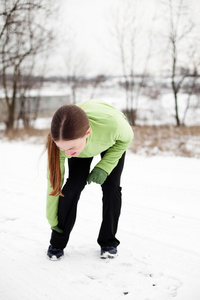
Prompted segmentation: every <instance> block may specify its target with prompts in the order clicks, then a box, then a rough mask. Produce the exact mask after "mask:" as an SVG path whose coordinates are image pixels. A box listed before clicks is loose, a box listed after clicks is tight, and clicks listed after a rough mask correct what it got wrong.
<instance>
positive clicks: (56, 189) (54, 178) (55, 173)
mask: <svg viewBox="0 0 200 300" xmlns="http://www.w3.org/2000/svg"><path fill="white" fill-rule="evenodd" d="M46 149H47V152H48V168H49V170H48V171H49V180H50V184H51V187H52V189H53V190H52V192H51V193H50V194H49V195H50V196H63V194H62V191H61V181H62V180H61V171H60V150H59V148H58V147H57V146H56V144H55V142H54V141H53V139H52V136H51V133H49V134H48V136H47V142H46Z"/></svg>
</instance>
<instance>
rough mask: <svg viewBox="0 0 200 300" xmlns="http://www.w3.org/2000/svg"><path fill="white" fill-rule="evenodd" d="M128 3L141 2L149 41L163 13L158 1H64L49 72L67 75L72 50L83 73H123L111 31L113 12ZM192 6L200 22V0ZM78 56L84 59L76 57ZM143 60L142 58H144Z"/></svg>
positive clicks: (141, 10) (140, 9)
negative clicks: (149, 36) (68, 60)
mask: <svg viewBox="0 0 200 300" xmlns="http://www.w3.org/2000/svg"><path fill="white" fill-rule="evenodd" d="M128 2H132V3H133V2H135V3H136V4H138V10H139V13H140V14H141V16H142V19H141V25H140V28H141V29H142V31H143V32H142V34H141V40H142V39H143V40H144V39H146V41H147V43H148V37H147V35H148V30H149V27H150V24H151V22H152V19H153V17H154V16H155V18H156V19H158V17H159V18H160V17H161V15H162V12H161V7H160V1H158V0H140V1H138V0H135V1H129V0H60V11H59V16H58V19H57V22H56V26H57V28H58V32H59V34H58V36H57V37H58V42H57V46H56V47H55V48H54V50H53V51H51V53H50V55H49V61H48V71H47V73H48V74H49V75H55V74H57V75H59V74H60V75H65V74H66V72H67V69H69V66H67V63H66V60H67V57H69V56H70V57H72V54H71V55H69V51H70V52H72V53H73V57H74V56H75V60H76V61H77V63H78V61H79V59H80V61H81V63H83V61H84V67H82V72H83V73H86V74H91V75H93V74H102V73H103V74H109V73H113V72H114V73H120V72H121V67H120V64H119V63H118V62H117V61H118V60H119V59H117V57H115V54H114V53H115V47H114V43H113V41H112V37H111V35H110V32H109V27H110V25H109V24H110V18H111V14H112V12H113V11H115V9H116V8H117V6H118V5H119V6H124V5H125V4H127V3H128ZM190 5H191V9H192V18H193V20H195V22H199V21H198V20H199V14H198V12H199V11H200V1H198V0H191V1H190ZM154 26H155V28H156V30H157V29H158V30H160V28H162V26H163V23H162V18H160V20H159V21H158V20H156V22H154ZM145 32H146V33H145ZM145 34H146V36H145ZM158 43H159V42H158ZM160 44H161V43H160ZM159 46H160V45H159ZM70 48H71V49H73V50H71V49H70ZM145 48H146V49H147V48H148V46H145V43H144V41H143V42H142V44H141V53H145ZM156 51H157V47H155V49H154V50H153V52H154V55H155V56H156ZM144 56H145V55H144ZM76 57H80V58H79V59H76ZM140 59H141V60H142V57H141V58H140ZM71 61H72V59H71ZM79 65H80V64H79ZM153 65H154V68H155V69H156V68H157V59H154V62H153V64H152V66H153ZM152 68H153V67H152Z"/></svg>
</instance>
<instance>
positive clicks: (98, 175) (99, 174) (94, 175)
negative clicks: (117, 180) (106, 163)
mask: <svg viewBox="0 0 200 300" xmlns="http://www.w3.org/2000/svg"><path fill="white" fill-rule="evenodd" d="M107 176H108V173H107V172H106V171H104V170H103V169H101V168H98V167H94V169H93V170H92V172H90V174H89V175H88V178H87V182H88V184H90V183H91V182H92V181H93V182H95V183H98V184H103V183H104V181H105V180H106V178H107Z"/></svg>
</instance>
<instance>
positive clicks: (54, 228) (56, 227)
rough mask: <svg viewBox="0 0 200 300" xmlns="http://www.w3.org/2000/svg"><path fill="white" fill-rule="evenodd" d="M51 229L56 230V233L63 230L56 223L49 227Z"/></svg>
mask: <svg viewBox="0 0 200 300" xmlns="http://www.w3.org/2000/svg"><path fill="white" fill-rule="evenodd" d="M51 229H52V230H54V231H56V232H58V233H63V230H62V229H60V228H59V227H58V225H56V226H53V227H51Z"/></svg>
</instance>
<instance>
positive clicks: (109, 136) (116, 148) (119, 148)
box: [46, 100, 133, 226]
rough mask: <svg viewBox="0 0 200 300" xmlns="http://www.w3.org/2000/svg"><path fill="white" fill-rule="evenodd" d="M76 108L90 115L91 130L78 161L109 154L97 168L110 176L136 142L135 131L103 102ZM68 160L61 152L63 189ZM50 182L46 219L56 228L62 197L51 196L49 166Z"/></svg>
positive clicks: (84, 103)
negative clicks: (133, 140) (60, 198)
mask: <svg viewBox="0 0 200 300" xmlns="http://www.w3.org/2000/svg"><path fill="white" fill-rule="evenodd" d="M77 106H79V107H80V108H82V109H83V110H84V111H85V112H86V114H87V115H88V118H89V123H90V128H91V133H90V135H89V137H88V138H87V143H86V146H85V148H84V149H83V151H82V152H81V153H80V154H79V156H78V157H83V158H84V157H93V156H96V155H98V154H100V153H101V152H103V151H105V150H107V151H106V154H105V155H104V157H103V158H102V159H101V160H100V161H99V162H98V163H97V165H96V166H97V167H99V168H101V169H103V170H105V171H106V172H107V173H108V175H109V174H110V173H111V172H112V170H113V169H114V168H115V166H116V165H117V163H118V161H119V159H120V158H121V156H122V154H123V153H124V151H126V149H127V148H128V146H129V144H130V142H131V140H132V139H133V131H132V128H131V126H130V125H129V123H128V122H127V120H126V118H125V116H124V115H123V114H122V112H120V111H119V110H117V109H116V108H115V107H113V106H111V105H109V104H107V103H105V102H102V101H100V100H88V101H86V102H83V103H80V104H77ZM65 159H66V156H65V152H64V151H60V169H61V176H62V185H63V181H64V175H65ZM69 159H70V158H69ZM47 179H48V188H47V206H46V215H47V219H48V222H49V224H50V225H51V226H56V225H57V224H58V218H57V212H58V201H59V196H49V194H50V193H51V191H52V188H51V185H50V182H49V174H48V166H47Z"/></svg>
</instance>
